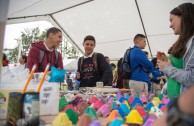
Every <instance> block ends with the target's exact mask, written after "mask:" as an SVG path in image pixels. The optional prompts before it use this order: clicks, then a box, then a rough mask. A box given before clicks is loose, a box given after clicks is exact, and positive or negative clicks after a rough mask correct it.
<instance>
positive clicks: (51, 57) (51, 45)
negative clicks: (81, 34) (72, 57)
mask: <svg viewBox="0 0 194 126" xmlns="http://www.w3.org/2000/svg"><path fill="white" fill-rule="evenodd" d="M46 37H47V38H46V41H39V42H35V43H32V45H31V49H30V52H29V55H28V60H27V68H29V69H30V70H31V69H32V67H33V65H34V64H36V65H37V69H36V72H44V70H45V68H46V66H47V64H48V63H50V66H55V67H56V68H60V69H63V62H62V56H61V54H60V53H59V52H57V51H56V50H55V48H56V47H57V46H58V45H59V44H60V43H61V41H62V32H61V30H60V29H58V28H55V27H52V28H50V29H49V30H48V31H47V34H46ZM41 52H42V55H43V56H42V59H40V57H41ZM40 60H41V61H40Z"/></svg>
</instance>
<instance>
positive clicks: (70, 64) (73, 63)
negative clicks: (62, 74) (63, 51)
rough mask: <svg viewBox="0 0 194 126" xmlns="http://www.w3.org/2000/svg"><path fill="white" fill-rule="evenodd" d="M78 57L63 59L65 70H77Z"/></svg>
mask: <svg viewBox="0 0 194 126" xmlns="http://www.w3.org/2000/svg"><path fill="white" fill-rule="evenodd" d="M77 62H78V61H77V59H63V66H64V69H65V70H72V71H76V70H77Z"/></svg>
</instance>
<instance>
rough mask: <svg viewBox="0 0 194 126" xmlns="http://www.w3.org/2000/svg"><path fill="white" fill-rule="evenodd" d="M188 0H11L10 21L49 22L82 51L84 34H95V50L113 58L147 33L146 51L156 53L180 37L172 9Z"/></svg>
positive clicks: (167, 47) (190, 0)
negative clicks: (171, 17) (172, 25)
mask: <svg viewBox="0 0 194 126" xmlns="http://www.w3.org/2000/svg"><path fill="white" fill-rule="evenodd" d="M185 2H191V3H194V1H193V0H149V1H148V0H57V1H53V0H30V1H29V0H28V1H26V0H17V1H16V0H10V4H9V11H8V21H7V24H14V23H23V22H30V21H40V20H46V21H49V22H51V23H52V24H53V25H54V26H56V27H59V28H61V29H62V31H63V33H64V36H65V37H66V38H67V39H68V40H69V41H70V42H71V43H72V44H73V45H74V46H75V47H77V49H78V50H80V51H81V52H82V53H83V52H84V49H83V45H82V43H83V39H84V37H85V36H86V35H93V36H94V37H95V38H96V48H95V51H96V52H100V53H102V54H104V55H106V56H109V57H110V58H111V59H119V58H120V57H122V56H123V54H124V52H125V50H126V49H127V48H129V47H132V46H133V38H134V36H135V35H136V34H137V33H141V34H145V33H146V34H147V40H148V42H149V43H147V46H146V48H145V51H148V52H149V54H150V56H151V55H153V56H154V55H156V53H157V51H159V50H160V51H164V52H166V53H167V50H168V49H169V47H170V46H171V45H172V43H174V42H175V40H176V39H177V36H175V35H174V34H173V31H172V29H170V28H169V25H170V21H169V12H170V11H171V10H172V9H173V8H175V7H177V6H178V5H179V4H182V3H185ZM138 10H139V11H138ZM140 17H141V18H142V22H141V18H140ZM142 23H143V25H142ZM143 26H144V28H145V32H144V29H143Z"/></svg>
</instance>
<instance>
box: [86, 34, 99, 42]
mask: <svg viewBox="0 0 194 126" xmlns="http://www.w3.org/2000/svg"><path fill="white" fill-rule="evenodd" d="M87 40H91V41H94V43H96V40H95V38H94V36H91V35H88V36H86V37H85V38H84V42H85V41H87Z"/></svg>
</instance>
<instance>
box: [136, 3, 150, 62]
mask: <svg viewBox="0 0 194 126" xmlns="http://www.w3.org/2000/svg"><path fill="white" fill-rule="evenodd" d="M135 4H136V7H137V10H138V13H139V17H140V20H141V24H142V27H143V31H144V34H145V36H146V39H147V43H148V48H149V50H150V55H151V58H153V55H152V51H151V48H150V44H149V40H148V36H147V33H146V30H145V26H144V23H143V19H142V16H141V12H140V10H139V6H138V3H137V0H135Z"/></svg>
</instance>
